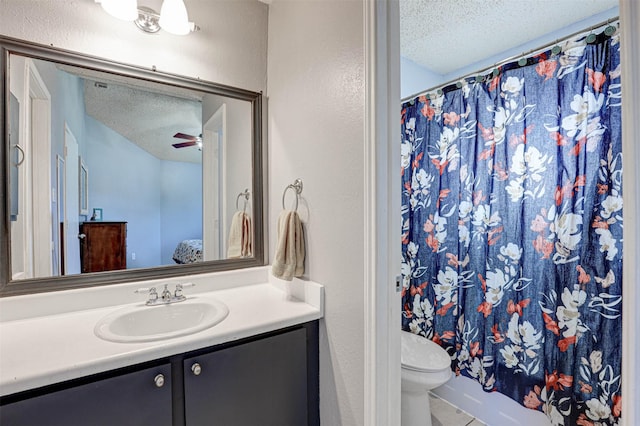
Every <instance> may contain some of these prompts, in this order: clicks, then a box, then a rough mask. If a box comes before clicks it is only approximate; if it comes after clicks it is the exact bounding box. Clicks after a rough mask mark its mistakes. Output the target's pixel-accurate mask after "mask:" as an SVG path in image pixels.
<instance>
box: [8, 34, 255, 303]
mask: <svg viewBox="0 0 640 426" xmlns="http://www.w3.org/2000/svg"><path fill="white" fill-rule="evenodd" d="M0 47H1V49H2V63H1V64H0V65H1V68H2V71H3V86H2V95H3V96H2V99H3V106H2V108H3V117H4V118H5V119H4V120H3V123H2V126H3V128H2V130H3V132H2V134H3V136H4V139H3V141H4V149H3V150H2V157H1V158H0V160H1V162H2V173H3V176H4V177H5V178H4V179H3V182H4V186H3V188H2V191H1V192H2V195H1V196H0V197H1V198H0V200H2V206H3V209H2V213H1V219H2V224H3V228H2V232H0V239H1V240H0V241H1V244H0V262H1V265H0V268H1V277H0V279H1V280H2V281H1V282H0V285H1V286H2V288H1V290H0V294H1V295H4V296H6V295H12V294H25V293H31V292H37V291H50V290H55V289H68V288H76V287H84V286H93V285H104V284H111V283H117V282H124V281H134V280H143V279H153V278H160V277H162V278H165V277H171V276H178V275H186V274H193V273H202V272H211V271H219V270H228V269H237V268H243V267H251V266H260V265H263V264H264V263H265V261H264V248H263V244H264V236H263V181H264V179H263V173H264V163H263V161H264V160H263V150H262V113H261V102H262V95H261V94H260V93H255V92H250V91H246V90H243V89H237V88H232V87H228V86H222V85H217V84H215V83H210V82H204V81H201V80H197V79H191V78H186V77H182V76H177V75H171V74H164V73H159V72H156V71H153V70H145V69H142V68H137V67H132V66H128V65H124V64H119V63H113V62H109V61H105V60H102V59H99V58H94V57H88V56H84V55H80V54H77V53H73V52H69V51H63V50H60V49H54V48H50V47H47V46H42V45H36V44H33V43H29V42H24V41H20V40H15V39H10V38H4V37H0Z"/></svg>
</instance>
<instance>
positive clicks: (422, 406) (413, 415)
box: [400, 331, 452, 426]
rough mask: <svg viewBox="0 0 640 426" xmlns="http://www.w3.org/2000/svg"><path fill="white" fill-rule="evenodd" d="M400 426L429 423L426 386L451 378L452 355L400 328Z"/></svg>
mask: <svg viewBox="0 0 640 426" xmlns="http://www.w3.org/2000/svg"><path fill="white" fill-rule="evenodd" d="M400 341H401V344H402V351H401V359H402V369H401V374H402V377H401V390H402V400H401V405H402V407H401V416H402V426H431V407H430V405H429V390H431V389H433V388H436V387H438V386H441V385H443V384H445V383H446V382H447V381H449V379H450V378H451V375H452V373H451V358H450V357H449V354H448V353H447V351H445V350H444V349H443V348H442V347H440V346H439V345H438V344H436V343H434V342H432V341H431V340H428V339H426V338H424V337H421V336H418V335H415V334H413V333H409V332H406V331H401V338H400Z"/></svg>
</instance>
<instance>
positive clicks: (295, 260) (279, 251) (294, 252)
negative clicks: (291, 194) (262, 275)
mask: <svg viewBox="0 0 640 426" xmlns="http://www.w3.org/2000/svg"><path fill="white" fill-rule="evenodd" d="M304 255H305V253H304V232H303V229H302V221H301V220H300V217H299V216H298V213H297V212H295V211H290V210H285V211H283V212H282V213H280V217H278V242H277V243H276V253H275V257H274V259H273V265H272V266H271V273H272V274H273V276H274V277H277V278H280V279H283V280H287V281H291V280H292V279H293V277H301V276H302V274H303V273H304Z"/></svg>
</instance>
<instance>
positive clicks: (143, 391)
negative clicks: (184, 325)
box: [0, 364, 172, 426]
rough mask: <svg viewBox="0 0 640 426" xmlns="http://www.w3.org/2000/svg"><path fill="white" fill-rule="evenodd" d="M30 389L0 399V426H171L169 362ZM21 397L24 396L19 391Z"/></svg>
mask: <svg viewBox="0 0 640 426" xmlns="http://www.w3.org/2000/svg"><path fill="white" fill-rule="evenodd" d="M113 374H114V373H113V372H111V373H110V377H107V378H101V377H100V376H92V377H90V378H87V379H86V380H85V379H83V380H80V381H77V383H76V382H74V383H72V384H69V383H67V384H64V385H56V386H54V387H48V388H46V389H42V390H40V391H37V392H31V393H30V395H27V396H28V399H20V400H18V401H17V402H10V401H9V402H7V401H3V405H2V406H0V425H2V426H5V425H6V426H45V425H46V426H115V425H118V426H145V425H149V426H151V425H153V426H171V425H172V389H171V365H170V364H163V365H160V366H157V367H150V368H145V369H143V370H138V371H134V372H126V373H122V374H118V375H115V376H114V375H113ZM23 396H24V395H23Z"/></svg>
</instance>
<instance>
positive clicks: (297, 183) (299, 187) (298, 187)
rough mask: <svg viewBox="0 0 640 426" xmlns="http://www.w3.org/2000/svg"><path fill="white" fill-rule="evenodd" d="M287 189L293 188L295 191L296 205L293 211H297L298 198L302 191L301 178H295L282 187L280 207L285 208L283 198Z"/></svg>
mask: <svg viewBox="0 0 640 426" xmlns="http://www.w3.org/2000/svg"><path fill="white" fill-rule="evenodd" d="M289 189H293V190H294V191H295V193H296V207H295V209H294V211H298V199H299V198H300V194H301V193H302V179H300V178H298V179H296V180H295V181H294V182H293V183H291V184H289V185H287V187H286V188H285V189H284V192H283V193H282V209H285V206H284V199H285V197H286V195H287V191H288V190H289Z"/></svg>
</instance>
